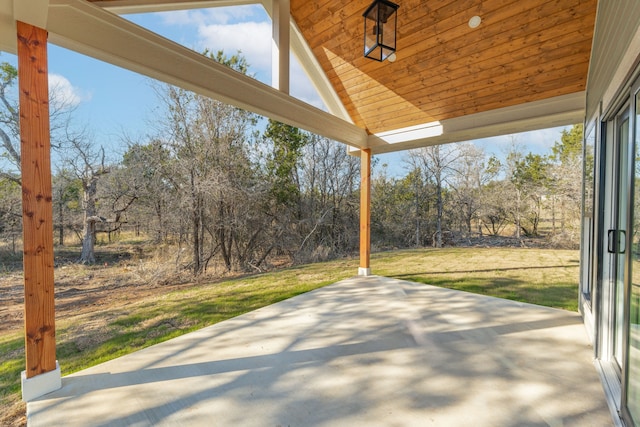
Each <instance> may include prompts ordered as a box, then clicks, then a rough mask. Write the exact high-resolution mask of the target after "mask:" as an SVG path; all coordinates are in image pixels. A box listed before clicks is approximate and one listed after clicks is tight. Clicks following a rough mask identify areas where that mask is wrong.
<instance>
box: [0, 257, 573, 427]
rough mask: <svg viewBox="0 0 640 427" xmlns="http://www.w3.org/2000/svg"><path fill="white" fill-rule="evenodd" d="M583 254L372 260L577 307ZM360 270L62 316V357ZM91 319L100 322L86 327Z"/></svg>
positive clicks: (149, 337)
mask: <svg viewBox="0 0 640 427" xmlns="http://www.w3.org/2000/svg"><path fill="white" fill-rule="evenodd" d="M578 259H579V254H578V251H568V250H542V249H496V248H491V249H485V248H447V249H420V250H404V251H393V252H384V253H377V254H374V255H373V256H372V262H371V264H372V270H373V273H375V274H377V275H381V276H387V277H393V278H398V279H403V280H411V281H415V282H420V283H426V284H430V285H435V286H442V287H447V288H452V289H458V290H462V291H468V292H474V293H480V294H484V295H491V296H495V297H500V298H508V299H512V300H517V301H523V302H529V303H533V304H540V305H546V306H550V307H557V308H562V309H566V310H572V311H576V310H577V298H578V296H577V292H578V286H577V280H578V270H579V268H578V265H579V262H578ZM357 267H358V261H357V260H336V261H330V262H326V263H318V264H310V265H303V266H298V267H292V268H288V269H284V270H279V271H276V272H271V273H266V274H260V275H256V276H251V277H244V278H239V279H234V280H227V281H223V282H216V283H209V284H201V285H194V286H193V287H190V288H188V289H186V290H181V291H174V292H169V293H164V294H162V293H161V291H159V292H158V294H157V295H155V296H154V297H153V298H148V299H145V300H141V301H139V302H135V303H132V304H131V305H129V306H127V307H126V309H123V308H120V309H118V310H112V311H111V312H108V313H101V312H95V313H92V314H90V315H84V316H77V317H75V318H71V319H61V320H59V321H58V322H57V333H56V335H57V358H58V360H59V362H60V365H61V369H62V372H64V373H65V374H70V373H72V372H76V371H78V370H81V369H85V368H87V367H89V366H93V365H95V364H98V363H101V362H104V361H107V360H110V359H114V358H116V357H119V356H122V355H124V354H127V353H130V352H133V351H136V350H139V349H141V348H144V347H147V346H149V345H152V344H155V343H158V342H161V341H165V340H167V339H170V338H173V337H176V336H179V335H182V334H184V333H187V332H190V331H193V330H197V329H200V328H202V327H204V326H207V325H211V324H214V323H217V322H220V321H223V320H225V319H229V318H232V317H235V316H238V315H240V314H243V313H246V312H249V311H252V310H255V309H257V308H260V307H263V306H266V305H270V304H273V303H276V302H278V301H282V300H284V299H287V298H291V297H293V296H295V295H299V294H301V293H304V292H308V291H310V290H313V289H316V288H319V287H322V286H325V285H328V284H331V283H334V282H336V281H339V280H342V279H345V278H347V277H351V276H354V275H355V274H356V272H357ZM92 322H94V323H95V322H97V323H96V324H97V325H98V326H96V327H95V328H93V329H91V328H87V325H90V324H92ZM23 347H24V338H23V336H22V335H21V334H16V333H14V334H12V335H7V336H0V354H2V364H1V365H0V390H1V392H0V412H2V409H3V408H6V407H7V405H11V404H14V403H15V402H16V401H17V400H19V393H20V371H21V370H23V369H24V349H23ZM1 421H2V420H1V419H0V423H1Z"/></svg>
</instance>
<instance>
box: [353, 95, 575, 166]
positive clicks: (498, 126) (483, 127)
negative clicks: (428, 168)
mask: <svg viewBox="0 0 640 427" xmlns="http://www.w3.org/2000/svg"><path fill="white" fill-rule="evenodd" d="M584 114H585V92H577V93H572V94H569V95H562V96H556V97H553V98H549V99H545V100H541V101H535V102H528V103H525V104H520V105H516V106H513V107H505V108H498V109H495V110H491V111H486V112H482V113H476V114H471V115H467V116H463V117H457V118H454V119H448V120H443V121H442V122H432V123H425V124H424V125H419V126H412V127H410V128H404V129H397V130H395V131H389V132H383V133H379V134H376V135H370V136H369V138H368V139H369V141H368V146H369V147H370V148H371V150H372V153H373V154H381V153H389V152H393V151H402V150H409V149H413V148H419V147H425V146H430V145H437V144H446V143H451V142H462V141H470V140H474V139H480V138H489V137H493V136H500V135H508V134H512V133H519V132H527V131H533V130H539V129H547V128H552V127H558V126H569V125H573V124H576V123H582V122H583V121H584ZM350 151H351V154H354V155H359V153H358V151H359V150H355V151H354V150H350Z"/></svg>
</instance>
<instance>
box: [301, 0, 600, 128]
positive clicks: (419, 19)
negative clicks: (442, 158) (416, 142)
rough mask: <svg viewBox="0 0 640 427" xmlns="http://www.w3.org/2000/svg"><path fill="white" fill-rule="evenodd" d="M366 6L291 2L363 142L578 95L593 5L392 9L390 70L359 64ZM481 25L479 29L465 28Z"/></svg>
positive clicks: (412, 5)
mask: <svg viewBox="0 0 640 427" xmlns="http://www.w3.org/2000/svg"><path fill="white" fill-rule="evenodd" d="M370 3H371V2H370V0H356V1H350V2H337V1H332V0H311V1H310V0H291V13H292V16H293V18H294V20H295V21H296V23H297V25H298V27H299V28H300V30H301V32H302V34H303V36H304V37H305V39H306V41H307V43H308V44H309V46H310V48H311V49H312V51H313V52H314V54H315V56H316V57H317V59H318V61H319V63H320V65H321V66H322V68H323V70H324V72H325V73H326V75H327V76H328V78H329V79H330V81H331V83H332V85H333V86H334V88H335V90H336V91H337V93H338V95H339V96H340V99H341V100H342V102H343V104H344V105H345V106H346V108H347V111H348V112H349V114H350V115H351V117H352V119H353V120H354V122H355V123H356V124H357V125H358V126H361V127H363V128H365V129H367V131H368V132H370V133H379V132H383V131H389V130H393V129H398V128H404V127H408V126H413V125H418V124H422V123H426V122H431V121H441V120H445V119H451V118H456V117H461V116H464V115H467V114H473V113H479V112H484V111H489V110H492V109H495V108H501V107H509V106H515V105H518V104H521V103H524V102H530V101H537V100H541V99H546V98H548V97H552V96H559V95H565V94H570V93H575V92H580V91H583V90H584V88H585V86H586V78H587V71H588V65H589V57H590V50H591V39H592V37H593V26H594V20H595V14H596V6H597V0H552V1H549V0H528V1H526V2H523V1H521V0H482V1H478V0H430V1H428V2H425V1H420V0H404V1H403V0H398V1H397V3H399V5H400V8H399V9H398V34H397V48H398V51H397V60H396V62H394V63H389V62H387V61H385V62H382V63H379V62H375V61H371V60H369V59H367V58H364V57H363V52H362V51H363V34H362V31H363V22H362V21H363V18H362V13H363V12H364V10H366V8H367V7H368V6H369V4H370ZM474 15H478V16H480V17H481V18H482V22H481V24H480V26H479V27H478V28H475V29H472V28H470V27H469V25H468V21H469V19H470V18H471V17H472V16H474Z"/></svg>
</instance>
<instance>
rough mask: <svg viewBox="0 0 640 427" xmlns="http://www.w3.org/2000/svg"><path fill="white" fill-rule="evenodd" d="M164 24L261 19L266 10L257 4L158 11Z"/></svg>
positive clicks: (234, 21) (214, 22)
mask: <svg viewBox="0 0 640 427" xmlns="http://www.w3.org/2000/svg"><path fill="white" fill-rule="evenodd" d="M158 15H160V16H161V17H162V21H163V22H164V24H165V25H195V26H201V25H212V24H220V25H223V24H231V23H238V22H243V21H244V22H246V21H250V20H252V21H258V22H259V21H263V20H265V19H267V15H266V12H265V11H264V9H263V8H262V7H261V6H259V5H245V6H232V7H217V8H212V9H197V10H179V11H173V12H159V13H158Z"/></svg>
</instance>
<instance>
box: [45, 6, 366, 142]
mask: <svg viewBox="0 0 640 427" xmlns="http://www.w3.org/2000/svg"><path fill="white" fill-rule="evenodd" d="M46 29H47V30H48V31H49V40H50V41H51V42H52V43H55V44H58V45H60V46H63V47H65V48H68V49H71V50H74V51H77V52H80V53H82V54H85V55H89V56H92V57H94V58H97V59H100V60H102V61H106V62H108V63H111V64H114V65H117V66H120V67H123V68H126V69H128V70H131V71H135V72H137V73H140V74H143V75H146V76H149V77H151V78H154V79H157V80H160V81H163V82H166V83H169V84H172V85H176V86H179V87H182V88H184V89H187V90H191V91H193V92H196V93H199V94H201V95H204V96H208V97H211V98H214V99H217V100H220V101H222V102H225V103H228V104H230V105H234V106H236V107H239V108H243V109H245V110H248V111H252V112H254V113H257V114H261V115H264V116H267V117H270V118H272V119H274V120H278V121H281V122H283V123H286V124H289V125H291V126H295V127H299V128H302V129H305V130H307V131H310V132H313V133H316V134H319V135H323V136H325V137H327V138H330V139H334V140H336V141H340V142H343V143H345V144H347V145H349V146H353V147H365V144H366V143H367V133H366V132H365V130H364V129H361V128H359V127H357V126H355V125H353V124H351V123H349V122H347V121H345V120H342V119H340V118H338V117H335V116H333V115H331V114H329V113H327V112H324V111H322V110H320V109H318V108H315V107H313V106H311V105H308V104H306V103H304V102H303V101H300V100H298V99H296V98H293V97H291V96H289V95H286V94H283V93H281V92H279V91H278V90H275V89H273V88H271V87H269V86H268V85H265V84H263V83H261V82H259V81H257V80H255V79H252V78H251V77H248V76H245V75H243V74H241V73H238V72H236V71H234V70H231V69H230V68H228V67H226V66H224V65H222V64H218V63H217V62H215V61H213V60H211V59H209V58H206V57H205V56H203V55H201V54H199V53H197V52H194V51H192V50H190V49H187V48H185V47H183V46H181V45H179V44H177V43H174V42H172V41H170V40H168V39H166V38H164V37H162V36H159V35H158V34H155V33H153V32H151V31H149V30H146V29H144V28H142V27H140V26H138V25H136V24H133V23H131V22H129V21H127V20H125V19H123V18H121V17H119V16H117V15H114V14H112V13H110V12H108V11H105V10H104V9H102V8H100V7H98V6H95V5H93V4H91V3H88V2H86V1H83V0H52V1H51V2H50V5H49V16H48V22H47V28H46Z"/></svg>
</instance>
